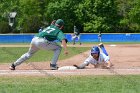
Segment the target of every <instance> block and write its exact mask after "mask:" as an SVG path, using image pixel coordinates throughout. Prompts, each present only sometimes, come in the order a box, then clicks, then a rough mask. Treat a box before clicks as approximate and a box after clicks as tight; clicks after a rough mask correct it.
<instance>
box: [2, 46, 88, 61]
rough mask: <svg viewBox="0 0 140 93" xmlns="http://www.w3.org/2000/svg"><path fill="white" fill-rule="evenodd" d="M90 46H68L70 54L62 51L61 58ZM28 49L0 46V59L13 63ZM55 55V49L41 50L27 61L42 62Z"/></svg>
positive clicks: (78, 52)
mask: <svg viewBox="0 0 140 93" xmlns="http://www.w3.org/2000/svg"><path fill="white" fill-rule="evenodd" d="M89 49H90V47H81V48H77V47H68V50H69V54H68V55H67V56H66V55H64V51H63V50H62V51H61V54H60V57H59V60H62V59H67V58H70V57H72V56H74V55H77V54H80V53H82V52H85V51H87V50H89ZM27 51H28V48H27V47H0V53H1V54H0V59H1V61H0V62H1V63H11V62H14V61H16V60H17V59H18V58H19V57H20V56H21V55H22V54H24V53H26V52H27ZM52 57H53V51H44V50H39V51H38V52H37V53H36V54H34V55H33V56H32V57H31V58H30V59H29V60H27V62H41V61H50V60H51V59H52Z"/></svg>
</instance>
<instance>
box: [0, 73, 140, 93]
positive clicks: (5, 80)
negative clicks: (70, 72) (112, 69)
mask: <svg viewBox="0 0 140 93" xmlns="http://www.w3.org/2000/svg"><path fill="white" fill-rule="evenodd" d="M0 86H1V87H0V93H140V75H135V76H133V75H132V76H129V75H128V76H67V77H47V76H46V77H11V78H9V77H1V78H0Z"/></svg>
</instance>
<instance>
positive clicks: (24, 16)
mask: <svg viewBox="0 0 140 93" xmlns="http://www.w3.org/2000/svg"><path fill="white" fill-rule="evenodd" d="M10 12H17V16H16V18H15V24H14V26H12V27H9V25H8V19H9V13H10ZM58 18H61V19H63V20H64V21H65V30H64V32H65V33H73V26H74V25H76V26H77V27H78V29H79V30H80V31H81V32H84V33H98V32H99V31H101V32H104V33H118V32H119V33H128V32H133V33H135V32H137V33H138V32H140V0H0V24H1V25H0V33H36V32H38V29H39V28H40V27H46V26H48V25H49V24H50V23H51V21H52V20H55V19H58Z"/></svg>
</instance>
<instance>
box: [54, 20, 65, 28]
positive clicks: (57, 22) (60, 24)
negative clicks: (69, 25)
mask: <svg viewBox="0 0 140 93" xmlns="http://www.w3.org/2000/svg"><path fill="white" fill-rule="evenodd" d="M55 24H57V25H59V26H62V25H64V21H63V20H62V19H57V20H56V22H55Z"/></svg>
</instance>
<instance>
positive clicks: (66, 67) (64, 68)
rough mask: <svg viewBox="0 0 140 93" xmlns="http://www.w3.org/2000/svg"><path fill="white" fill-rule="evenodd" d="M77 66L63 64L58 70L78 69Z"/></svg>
mask: <svg viewBox="0 0 140 93" xmlns="http://www.w3.org/2000/svg"><path fill="white" fill-rule="evenodd" d="M76 69H77V68H76V67H74V66H63V67H60V68H58V70H76Z"/></svg>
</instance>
